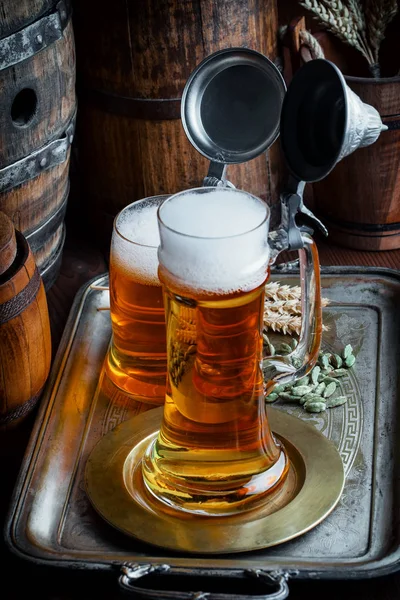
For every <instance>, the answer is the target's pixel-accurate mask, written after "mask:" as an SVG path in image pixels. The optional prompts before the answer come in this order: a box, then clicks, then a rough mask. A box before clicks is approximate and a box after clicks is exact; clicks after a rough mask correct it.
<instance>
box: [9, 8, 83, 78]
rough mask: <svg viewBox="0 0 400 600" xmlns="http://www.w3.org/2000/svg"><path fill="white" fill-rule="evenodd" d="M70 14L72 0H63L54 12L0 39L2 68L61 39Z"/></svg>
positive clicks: (14, 63) (24, 58) (28, 56)
mask: <svg viewBox="0 0 400 600" xmlns="http://www.w3.org/2000/svg"><path fill="white" fill-rule="evenodd" d="M70 15H71V5H70V0H61V1H60V2H58V4H57V5H56V9H55V11H54V12H52V13H50V14H48V15H46V16H44V17H42V18H41V19H38V20H37V21H35V22H34V23H31V25H28V26H27V27H25V28H24V29H21V30H20V31H16V32H15V33H12V34H11V35H9V36H8V37H5V38H3V39H2V40H0V70H2V69H8V68H9V67H12V66H13V65H16V64H18V63H20V62H22V61H23V60H26V59H27V58H30V57H31V56H34V55H35V54H37V53H38V52H41V51H42V50H44V48H47V47H48V46H50V45H51V44H53V43H54V42H56V41H57V40H59V39H61V38H62V36H63V35H64V29H65V28H66V26H67V24H68V21H69V17H70Z"/></svg>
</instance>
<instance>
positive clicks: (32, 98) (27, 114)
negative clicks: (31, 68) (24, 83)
mask: <svg viewBox="0 0 400 600" xmlns="http://www.w3.org/2000/svg"><path fill="white" fill-rule="evenodd" d="M36 106H37V96H36V94H35V92H34V90H32V89H31V88H24V89H23V90H21V91H20V92H18V94H17V95H16V96H15V98H14V101H13V103H12V105H11V119H12V121H13V123H14V125H16V126H17V127H24V126H25V125H28V123H29V122H30V121H31V120H32V119H33V117H34V115H35V112H36Z"/></svg>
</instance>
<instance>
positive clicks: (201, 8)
mask: <svg viewBox="0 0 400 600" xmlns="http://www.w3.org/2000/svg"><path fill="white" fill-rule="evenodd" d="M74 30H75V35H76V47H77V55H78V61H77V65H78V72H77V78H78V100H79V119H78V136H79V160H80V170H81V172H82V178H83V187H84V191H85V196H84V202H85V205H86V212H87V214H88V217H89V220H90V222H91V223H92V224H93V225H94V228H95V230H96V232H97V233H98V234H99V238H100V239H101V240H102V241H103V242H104V243H105V245H108V244H109V241H110V238H111V232H112V223H113V219H114V217H115V215H116V214H117V213H118V212H119V211H120V210H121V209H122V208H123V207H124V206H126V205H127V204H129V203H131V202H133V201H134V200H138V199H140V198H144V197H146V196H152V195H157V194H165V193H174V192H178V191H180V190H183V189H187V188H191V187H197V186H199V185H202V182H203V178H204V177H205V176H206V175H207V169H208V161H207V160H206V159H205V158H203V157H202V156H201V155H200V154H199V153H198V152H197V151H196V150H195V149H194V148H193V147H192V145H191V144H190V142H189V141H188V140H187V138H186V135H185V133H184V130H183V127H182V124H181V120H180V103H181V96H182V91H183V88H184V86H185V83H186V80H187V78H188V77H189V75H190V73H191V72H192V71H193V70H194V69H195V67H196V66H197V65H198V64H199V62H200V61H201V60H202V59H203V58H205V57H206V56H208V55H209V54H211V53H213V52H215V51H217V50H220V49H224V48H228V47H235V46H236V47H243V46H245V47H248V48H251V49H253V50H257V51H259V52H261V53H263V54H265V55H266V56H268V57H269V58H270V59H271V60H274V59H275V58H276V55H277V1H276V0H262V1H261V0H237V1H235V2H233V1H232V0H219V1H218V2H216V1H215V0H188V1H185V2H182V1H181V0H143V1H141V2H137V0H115V1H114V2H113V3H112V5H110V3H109V2H108V1H107V0H85V2H76V3H75V5H74ZM277 149H278V148H277V147H275V148H274V149H273V150H272V151H270V152H269V156H265V154H264V155H262V156H259V157H258V158H256V159H254V160H252V161H249V162H248V163H246V164H243V165H233V166H230V167H229V168H228V170H227V177H228V179H230V180H231V181H232V183H233V184H234V185H235V186H237V187H239V188H242V189H246V190H248V191H249V192H252V193H254V194H255V195H257V196H260V197H261V198H263V199H266V200H268V201H272V202H273V201H276V200H277V197H278V194H277V189H276V188H277V178H278V176H279V173H278V168H277V166H278V162H279V160H278V158H277ZM274 153H275V154H276V160H275V162H274V160H271V157H273V155H274Z"/></svg>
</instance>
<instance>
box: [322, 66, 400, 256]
mask: <svg viewBox="0 0 400 600" xmlns="http://www.w3.org/2000/svg"><path fill="white" fill-rule="evenodd" d="M346 82H347V84H348V85H349V87H350V88H351V89H352V90H353V91H354V92H355V93H356V94H357V95H358V96H359V97H360V98H361V99H362V100H363V102H366V103H367V104H370V105H372V106H374V107H375V108H376V109H377V110H378V112H379V113H380V115H381V118H382V121H383V122H384V123H385V124H386V125H388V127H389V131H386V132H383V133H382V134H381V135H380V137H379V139H378V141H377V142H375V143H374V144H373V145H371V146H368V147H366V148H359V149H357V150H356V151H355V152H354V153H353V154H351V155H350V156H347V157H346V158H344V159H343V160H342V161H340V162H339V163H338V164H337V165H336V166H335V168H334V170H333V171H332V172H331V173H330V174H329V175H328V177H326V178H325V179H324V180H323V181H320V182H318V183H314V184H313V191H314V200H315V203H316V212H317V213H318V214H319V216H320V217H321V220H322V221H324V223H325V225H326V226H327V228H328V231H329V237H330V239H331V240H332V241H334V242H337V243H338V244H341V245H343V246H346V247H349V248H355V249H359V250H394V249H395V248H400V77H392V78H387V79H367V78H365V79H364V78H358V77H346Z"/></svg>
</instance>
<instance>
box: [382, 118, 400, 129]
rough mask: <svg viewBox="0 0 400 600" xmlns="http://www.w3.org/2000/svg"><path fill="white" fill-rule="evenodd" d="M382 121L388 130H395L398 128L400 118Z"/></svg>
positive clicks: (399, 126)
mask: <svg viewBox="0 0 400 600" xmlns="http://www.w3.org/2000/svg"><path fill="white" fill-rule="evenodd" d="M382 122H383V124H384V125H386V126H387V128H388V130H389V131H397V130H399V129H400V119H396V120H395V121H388V120H383V121H382Z"/></svg>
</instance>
